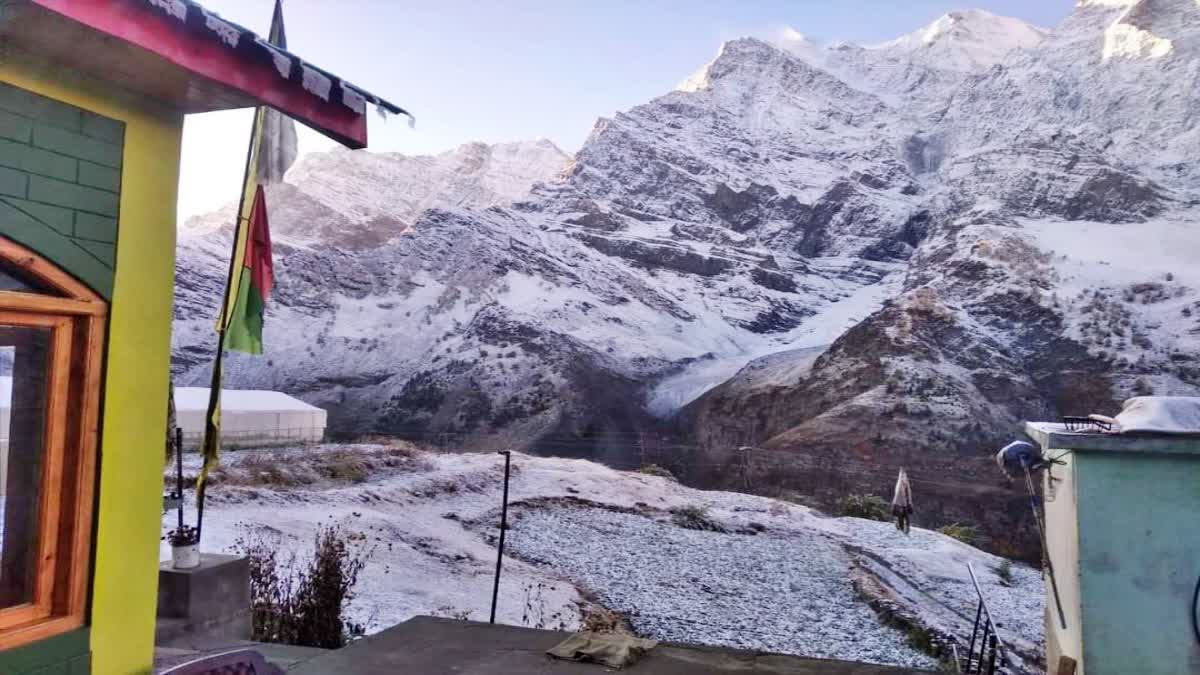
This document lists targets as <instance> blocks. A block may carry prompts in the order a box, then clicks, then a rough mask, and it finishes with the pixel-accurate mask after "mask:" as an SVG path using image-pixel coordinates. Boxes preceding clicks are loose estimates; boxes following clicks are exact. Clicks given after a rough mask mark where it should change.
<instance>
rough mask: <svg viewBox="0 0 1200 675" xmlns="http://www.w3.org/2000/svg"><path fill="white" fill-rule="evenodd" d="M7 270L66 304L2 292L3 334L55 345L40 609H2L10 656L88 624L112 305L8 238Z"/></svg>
mask: <svg viewBox="0 0 1200 675" xmlns="http://www.w3.org/2000/svg"><path fill="white" fill-rule="evenodd" d="M0 261H2V262H3V263H4V264H5V265H7V266H9V267H14V268H17V269H20V270H21V271H22V272H23V274H24V275H25V276H26V277H28V278H30V279H33V280H36V281H37V282H38V283H40V284H41V285H43V286H45V287H47V288H49V289H50V290H51V291H52V292H53V293H56V294H57V295H42V294H36V293H25V292H21V291H0V324H2V325H15V326H34V327H43V328H48V329H49V330H50V335H51V337H50V344H51V349H50V353H49V372H48V373H47V381H46V382H47V387H46V412H45V421H44V423H43V442H44V444H45V445H44V447H43V455H42V456H43V461H42V470H41V478H40V481H41V484H40V493H39V495H38V498H39V512H38V525H37V532H38V541H37V547H38V550H37V554H38V557H37V559H36V563H35V572H34V584H33V589H32V593H31V599H32V600H31V602H28V603H25V604H21V605H16V606H14V607H6V608H4V609H0V650H5V649H10V648H12V647H17V646H20V645H23V644H27V643H30V642H34V641H37V640H43V639H45V638H48V637H51V636H53V635H56V634H59V633H64V632H67V631H70V630H73V629H76V628H79V627H81V626H83V625H84V624H85V623H86V612H87V604H88V585H89V584H88V582H89V579H90V576H91V574H90V572H91V570H90V562H91V550H92V529H93V528H92V525H93V522H92V512H93V504H94V501H95V487H96V465H97V454H98V452H97V449H98V447H99V438H98V436H99V424H100V422H99V420H100V415H99V411H100V389H101V382H102V374H103V369H102V365H103V359H104V337H105V327H106V320H107V316H108V303H107V302H105V300H104V298H102V297H101V296H100V295H98V294H96V293H95V292H94V291H92V290H91V289H90V288H88V287H87V286H85V285H83V284H82V283H80V282H79V281H77V280H76V279H75V278H74V277H72V276H70V275H69V274H67V273H66V272H64V271H63V270H61V269H59V268H58V266H56V265H55V264H53V263H51V262H50V261H48V260H46V259H45V258H43V257H41V256H40V255H38V254H37V253H34V252H33V251H32V250H30V249H28V248H25V247H24V246H21V245H20V244H17V243H15V242H13V241H11V240H9V239H6V238H4V237H0Z"/></svg>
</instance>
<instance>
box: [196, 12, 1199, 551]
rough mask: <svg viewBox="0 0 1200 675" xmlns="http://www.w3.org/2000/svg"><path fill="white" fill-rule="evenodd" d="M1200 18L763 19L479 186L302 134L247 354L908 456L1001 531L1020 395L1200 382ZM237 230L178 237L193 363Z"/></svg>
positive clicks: (400, 424) (1104, 397)
mask: <svg viewBox="0 0 1200 675" xmlns="http://www.w3.org/2000/svg"><path fill="white" fill-rule="evenodd" d="M1196 26H1200V6H1197V5H1196V4H1195V3H1194V2H1192V1H1191V0H1188V1H1186V2H1185V1H1184V0H1128V1H1126V0H1120V1H1117V0H1085V1H1083V2H1080V3H1079V4H1078V5H1077V6H1076V8H1075V10H1074V12H1073V13H1072V15H1071V16H1070V17H1069V18H1068V19H1066V20H1065V21H1064V22H1063V24H1062V25H1060V26H1059V27H1057V28H1056V29H1054V30H1051V31H1044V30H1042V29H1039V28H1036V27H1032V26H1029V25H1028V24H1024V23H1023V22H1020V21H1017V20H1015V19H1006V18H1002V17H995V16H993V15H989V14H987V13H984V12H978V11H973V12H972V11H968V12H957V13H952V14H950V15H947V16H946V17H943V18H942V19H939V20H938V21H936V22H934V24H931V25H930V26H928V27H926V28H924V29H921V30H918V31H916V32H914V33H912V34H910V35H908V36H905V37H902V38H900V39H898V40H895V41H892V42H890V43H886V44H884V45H876V46H872V47H860V46H855V45H844V44H841V45H822V44H820V43H817V42H815V41H812V40H808V39H807V38H800V37H797V36H796V35H790V34H789V35H785V36H784V38H783V39H782V40H780V41H778V42H777V43H771V42H767V41H763V40H759V39H754V38H744V39H738V40H733V41H730V42H728V43H726V44H725V45H723V46H722V48H721V50H720V53H719V54H718V56H717V58H716V59H714V60H713V61H712V62H711V63H709V64H708V65H707V66H705V67H704V68H703V69H702V70H701V71H699V72H698V73H697V74H696V75H694V76H692V77H690V78H688V79H687V80H686V81H685V82H684V83H683V84H682V85H681V86H680V87H679V88H678V89H677V90H676V91H673V92H669V93H667V94H665V95H664V96H661V97H659V98H657V99H655V100H653V101H651V102H649V103H647V104H645V105H642V106H638V107H636V108H633V109H631V110H629V111H627V112H623V113H619V114H617V115H616V116H615V117H613V118H612V119H601V120H600V121H598V122H597V124H596V126H595V128H594V129H593V132H592V134H591V136H590V137H589V139H588V141H587V142H586V143H585V144H584V146H583V148H582V149H581V150H580V151H579V152H578V153H577V154H576V156H575V157H574V158H573V160H571V161H570V162H569V163H567V164H566V166H565V169H564V170H563V171H562V173H561V175H557V174H558V171H557V170H553V171H551V170H550V168H551V165H553V161H545V160H547V159H549V160H552V159H553V158H554V157H555V156H556V155H555V153H554V152H548V151H546V150H545V149H540V150H539V149H536V148H534V149H522V150H519V151H517V150H514V151H510V152H507V153H505V156H506V157H509V158H510V161H509V162H507V163H506V164H504V165H503V166H502V167H501V170H500V173H503V172H504V171H508V172H512V175H511V176H509V178H511V180H509V178H504V177H498V178H495V179H493V180H492V181H491V182H488V180H474V181H468V185H467V186H466V187H464V186H463V184H461V183H457V182H455V181H454V180H446V179H443V178H441V177H437V178H436V179H432V180H431V181H430V185H424V184H422V183H421V181H422V180H423V178H422V177H423V176H425V175H426V174H428V175H430V176H440V174H436V172H416V175H417V178H413V177H411V176H409V175H408V174H404V176H406V177H402V178H399V179H396V178H394V177H393V175H392V173H391V172H392V171H393V170H394V169H395V167H396V166H398V165H404V164H405V162H404V161H403V160H400V159H397V158H383V159H381V158H380V157H379V156H375V155H370V154H366V153H333V154H332V155H331V156H329V157H326V158H317V159H315V160H313V161H310V162H306V163H305V164H304V165H302V166H301V167H297V168H296V169H294V170H293V172H292V173H291V174H289V177H288V182H287V183H285V184H284V185H281V186H279V187H278V188H276V192H277V193H278V196H273V199H272V201H273V203H274V204H275V209H276V210H275V211H274V212H273V213H272V222H273V224H277V225H276V228H277V229H276V231H277V233H279V234H278V236H277V239H278V243H277V250H278V253H277V265H278V270H279V271H278V276H279V286H278V291H277V295H276V298H275V302H274V304H273V305H272V306H271V309H270V313H269V316H268V321H267V336H266V342H267V344H268V345H269V348H270V351H271V353H270V355H269V356H268V357H266V358H263V359H258V360H252V359H234V360H233V363H232V365H231V374H230V382H231V383H232V384H234V385H235V386H255V387H270V388H278V389H283V390H285V391H289V392H292V393H296V394H299V395H302V396H303V397H304V398H306V399H308V400H310V401H312V402H314V403H316V404H318V405H322V406H325V407H328V408H329V409H330V411H331V422H332V424H333V425H334V426H335V427H337V428H340V429H343V430H357V431H362V430H383V431H393V432H402V433H410V434H455V435H457V436H458V437H460V438H462V439H464V440H465V441H466V442H470V443H475V444H483V445H487V444H496V445H500V444H502V445H506V446H508V445H518V446H520V447H528V448H532V449H535V450H542V451H546V452H555V453H558V454H575V455H585V456H590V457H594V458H598V459H603V460H606V461H609V462H611V463H614V464H618V465H633V464H637V463H638V462H644V461H646V459H647V453H648V452H649V453H650V454H651V455H654V456H653V459H654V461H656V462H659V463H663V464H667V465H671V466H673V469H675V470H676V471H677V473H678V474H679V475H682V476H684V477H685V478H686V479H688V480H691V481H694V482H698V483H703V484H716V485H723V486H730V485H731V484H732V483H731V481H733V480H735V479H736V480H738V481H742V482H744V483H745V485H744V487H747V488H748V489H753V490H758V491H766V490H800V491H802V492H807V493H815V495H816V497H817V498H819V499H823V500H826V501H832V500H834V499H836V498H837V497H838V496H839V495H842V494H845V493H846V492H851V491H874V492H883V491H884V490H886V489H887V485H888V484H889V482H890V480H892V478H891V477H894V471H895V468H896V467H898V466H900V465H905V466H907V467H909V470H910V474H913V475H916V476H918V477H923V478H924V479H925V480H927V481H929V486H928V489H927V492H928V496H927V497H926V500H925V503H926V504H927V506H926V513H927V514H928V517H929V518H930V520H931V521H935V522H936V521H949V520H971V521H972V522H978V523H981V524H982V525H983V526H984V527H985V528H986V529H987V530H988V531H989V532H991V533H993V534H997V533H1002V532H1005V531H1007V530H1008V529H1011V525H1012V523H1013V519H1014V518H1015V517H1017V516H1016V514H1019V513H1020V511H1021V506H1020V504H1021V502H1019V501H1017V500H1016V496H1017V495H1016V493H1013V492H1010V491H1009V489H1008V488H1007V487H1006V486H1004V485H1003V484H1002V483H1000V481H999V479H998V478H997V476H996V475H995V472H994V470H992V469H991V468H990V467H989V465H988V464H987V460H986V453H987V450H989V449H991V448H992V447H993V446H994V444H995V443H997V442H999V441H1000V440H1002V439H1004V438H1005V437H1007V436H1008V435H1010V434H1011V433H1013V432H1014V430H1015V429H1016V428H1017V425H1018V423H1019V421H1020V420H1022V419H1028V418H1054V417H1056V416H1058V415H1061V414H1070V413H1086V412H1093V411H1105V412H1111V411H1112V409H1113V407H1114V406H1115V405H1116V404H1117V401H1119V400H1120V399H1121V398H1123V397H1125V396H1127V395H1129V394H1130V393H1133V392H1139V393H1141V392H1147V391H1153V392H1156V393H1196V392H1197V391H1198V390H1200V363H1198V362H1197V361H1196V360H1195V358H1194V357H1193V356H1192V354H1195V353H1196V350H1195V348H1196V347H1197V346H1200V345H1198V344H1197V343H1198V342H1200V324H1198V323H1197V319H1196V317H1200V314H1197V313H1196V312H1200V304H1197V301H1198V300H1200V298H1197V295H1196V289H1197V288H1200V273H1198V272H1196V271H1195V270H1194V267H1195V266H1194V265H1190V266H1189V265H1188V264H1187V262H1186V259H1187V255H1186V252H1187V251H1192V252H1194V251H1197V250H1200V233H1197V232H1196V229H1195V228H1194V227H1192V226H1191V223H1192V222H1194V216H1193V211H1194V209H1195V205H1196V203H1197V194H1196V188H1195V185H1196V181H1195V180H1194V176H1193V172H1194V171H1196V169H1195V165H1194V163H1191V162H1188V161H1186V158H1187V157H1189V156H1195V154H1196V150H1200V148H1198V147H1197V144H1198V143H1200V131H1197V129H1196V119H1195V118H1196V106H1195V103H1194V97H1193V96H1192V95H1191V92H1193V91H1195V90H1196V85H1197V84H1200V83H1198V82H1197V79H1198V78H1200V60H1198V59H1197V57H1196V49H1195V48H1196V46H1197V45H1198V44H1200V31H1198V30H1197V28H1196ZM559 154H561V153H559ZM334 160H336V161H334ZM463 164H470V162H468V161H465V160H464V161H463ZM514 167H516V168H521V169H522V170H524V172H523V173H522V172H520V171H517V170H516V168H514ZM534 167H536V170H530V169H531V168H534ZM518 174H519V175H518ZM497 175H499V174H497ZM497 185H499V186H502V188H501V187H494V186H497ZM489 186H491V187H489ZM521 186H530V187H529V188H528V193H527V194H521V193H523V192H525V190H524V189H523V188H522V187H521ZM514 193H517V194H514ZM414 195H416V196H415V197H414ZM505 197H507V198H508V199H509V200H511V201H512V204H511V205H509V206H505V205H503V204H504V198H505ZM228 236H229V235H228V233H227V232H223V231H221V230H213V231H209V232H207V233H204V234H198V235H195V236H190V237H185V238H184V240H183V242H182V248H181V255H180V273H179V278H180V297H179V301H178V303H177V322H176V326H177V329H176V355H177V371H178V373H179V376H180V379H181V380H183V381H185V382H188V383H191V382H193V381H203V380H204V379H205V378H206V377H207V376H206V373H205V370H206V362H207V356H206V353H207V352H206V349H207V350H211V346H207V345H206V343H207V342H211V337H210V336H211V331H210V330H209V327H210V326H211V315H212V314H213V313H214V311H215V310H214V309H213V305H214V303H213V302H212V300H211V299H212V298H215V297H216V296H217V295H218V293H219V287H220V281H221V276H220V269H221V268H220V264H219V263H220V260H221V255H222V251H227V246H228ZM223 247H224V248H223ZM647 435H649V436H650V437H652V438H662V437H663V436H664V435H665V436H666V437H667V438H668V439H669V440H666V441H662V440H659V441H654V442H651V443H650V444H649V445H650V446H651V447H650V448H649V450H648V449H647V445H648V444H647V441H646V438H647ZM740 447H754V448H758V449H760V450H761V452H760V453H759V454H758V455H756V457H759V458H760V459H756V460H755V461H754V462H752V463H751V465H750V468H749V469H745V468H743V469H739V470H737V471H735V470H733V469H734V467H744V466H746V463H745V461H744V458H743V457H742V456H741V455H739V454H738V453H737V452H736V449H737V448H740Z"/></svg>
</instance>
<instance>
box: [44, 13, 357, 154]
mask: <svg viewBox="0 0 1200 675" xmlns="http://www.w3.org/2000/svg"><path fill="white" fill-rule="evenodd" d="M32 1H33V2H34V3H35V4H38V5H41V6H43V7H45V8H46V9H49V10H51V11H54V12H57V13H58V14H61V15H63V16H66V17H68V18H70V19H72V20H74V21H77V22H79V23H82V24H84V25H86V26H88V27H90V28H92V29H94V30H97V31H100V32H102V33H106V34H108V35H111V36H113V37H115V38H118V39H120V40H123V41H125V42H128V43H130V44H133V45H136V46H138V47H141V48H142V49H145V50H147V51H149V52H152V53H154V54H156V55H158V56H160V57H162V58H164V59H166V60H167V61H170V62H171V63H173V64H175V65H177V66H179V67H181V68H184V69H186V70H188V71H190V72H192V73H195V74H196V75H199V76H201V77H205V78H207V79H209V80H213V81H215V82H217V83H219V84H222V85H224V86H227V87H229V88H231V89H234V90H236V91H239V92H241V93H242V94H244V95H246V96H249V97H251V98H254V99H257V100H258V101H259V102H261V103H262V104H264V105H269V106H271V107H272V108H275V109H276V110H278V111H280V112H282V113H284V114H286V115H288V116H289V117H292V118H294V119H296V120H298V121H300V122H303V123H304V124H306V125H308V126H310V127H312V128H313V129H316V130H317V131H319V132H321V133H322V134H325V135H326V136H328V137H330V138H332V139H334V140H336V141H337V142H339V143H341V144H342V145H345V146H347V147H350V148H355V149H357V148H363V147H366V145H367V120H366V116H365V115H359V114H358V113H356V112H354V111H353V110H351V109H350V108H348V107H346V106H345V105H342V104H341V102H338V101H333V100H331V101H328V102H327V101H323V100H321V99H319V98H317V97H316V96H313V95H312V94H310V93H309V92H308V91H306V90H305V89H304V88H303V86H301V85H300V84H297V83H295V82H292V81H290V80H284V79H282V78H280V77H279V74H278V73H277V72H276V71H275V69H274V68H273V67H272V66H271V65H269V64H266V63H256V62H251V61H249V60H248V59H244V58H239V56H238V54H237V52H236V51H234V50H231V49H227V48H225V47H223V46H222V45H220V44H218V43H214V42H213V41H211V40H205V39H203V38H199V37H197V36H195V35H193V34H192V33H190V32H189V31H187V30H186V28H185V27H184V26H183V25H182V24H181V23H180V22H177V21H174V20H173V19H171V18H169V17H167V16H165V15H161V14H158V13H155V12H150V11H146V10H145V9H143V8H142V7H139V6H137V5H135V4H134V3H130V2H127V1H126V0H32Z"/></svg>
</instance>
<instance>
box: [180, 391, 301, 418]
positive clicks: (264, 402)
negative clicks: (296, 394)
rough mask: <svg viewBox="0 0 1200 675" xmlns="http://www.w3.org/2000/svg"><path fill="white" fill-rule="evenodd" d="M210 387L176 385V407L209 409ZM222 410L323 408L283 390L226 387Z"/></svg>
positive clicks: (222, 393) (223, 392) (222, 394)
mask: <svg viewBox="0 0 1200 675" xmlns="http://www.w3.org/2000/svg"><path fill="white" fill-rule="evenodd" d="M208 391H209V390H208V387H176V388H175V409H176V410H179V411H184V410H201V411H203V410H207V409H208ZM221 410H223V411H227V412H228V411H233V410H253V411H271V412H276V411H285V410H321V408H318V407H316V406H315V405H309V404H307V403H305V402H304V401H301V400H300V399H298V398H293V397H291V396H288V395H287V394H285V393H283V392H281V391H265V390H262V389H225V390H223V391H222V392H221Z"/></svg>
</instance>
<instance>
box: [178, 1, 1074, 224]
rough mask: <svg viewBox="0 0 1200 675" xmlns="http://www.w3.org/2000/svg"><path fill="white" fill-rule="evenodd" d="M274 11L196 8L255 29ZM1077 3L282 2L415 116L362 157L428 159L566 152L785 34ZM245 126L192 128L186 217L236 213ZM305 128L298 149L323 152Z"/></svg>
mask: <svg viewBox="0 0 1200 675" xmlns="http://www.w3.org/2000/svg"><path fill="white" fill-rule="evenodd" d="M273 2H274V0H201V4H203V5H204V6H205V7H207V8H209V9H211V10H213V11H215V12H217V13H219V14H221V15H222V16H224V17H226V18H228V19H230V20H232V21H236V22H237V23H240V24H242V25H243V26H245V27H247V28H250V29H251V30H256V31H258V32H261V33H265V32H266V29H267V25H268V23H269V21H270V15H271V8H272V5H273ZM1072 4H1073V2H1072V0H1003V1H1002V0H966V2H961V1H956V0H901V1H897V0H793V1H791V2H784V1H782V0H725V1H724V2H716V1H712V0H640V1H638V0H604V1H600V2H596V1H590V0H589V1H586V2H585V1H584V0H557V1H555V0H502V1H499V2H496V1H490V2H489V1H483V0H477V1H475V2H469V1H467V0H403V1H401V0H338V1H337V2H332V1H330V0H284V14H285V18H286V25H287V33H288V43H289V44H288V46H289V48H290V49H291V50H292V51H293V52H295V53H297V54H299V55H300V56H301V57H303V58H305V59H306V60H308V61H311V62H313V63H315V64H317V65H319V66H321V67H323V68H325V69H327V70H329V71H331V72H333V73H336V74H338V75H340V76H342V77H345V78H347V79H348V80H350V81H352V82H354V83H356V84H358V85H360V86H362V87H364V88H366V89H368V90H370V91H373V92H375V93H377V94H379V95H381V96H383V97H385V98H387V99H389V100H391V101H393V102H395V103H397V104H399V105H401V106H403V107H406V108H408V109H409V110H411V111H412V112H413V113H414V114H415V115H416V116H417V127H416V129H415V130H410V129H409V128H408V126H407V125H406V124H405V122H404V120H402V119H391V120H388V121H386V122H384V121H382V120H379V119H378V118H377V117H376V116H375V115H374V114H372V116H371V118H372V122H371V128H370V141H371V149H372V150H376V151H394V152H403V153H406V154H425V153H435V152H441V151H443V150H447V149H450V148H453V147H456V146H458V145H460V144H462V143H465V142H467V141H472V140H482V141H487V142H497V141H510V140H520V139H528V138H538V137H545V138H549V139H550V140H552V141H554V142H555V143H557V144H558V145H559V146H560V147H562V148H563V149H564V150H566V151H568V152H574V151H575V150H577V149H578V148H579V146H580V145H581V144H582V143H583V141H584V139H585V138H586V137H587V134H588V132H589V131H590V130H591V128H592V124H593V123H594V122H595V120H596V118H597V117H601V116H610V115H612V114H613V113H614V112H616V111H618V110H624V109H627V108H630V107H632V106H635V105H638V104H639V103H644V102H645V101H648V100H649V99H651V98H653V97H655V96H658V95H660V94H663V93H665V92H667V91H669V90H670V89H671V88H672V87H674V86H675V85H676V84H677V83H678V82H679V81H680V80H682V79H683V78H684V77H686V76H687V75H689V74H691V73H692V72H693V71H695V70H696V69H698V68H699V67H701V66H702V65H703V64H704V63H706V62H707V61H708V60H710V59H711V58H712V57H713V56H714V55H715V54H716V51H717V49H718V47H719V46H720V44H721V42H723V41H725V40H728V39H732V38H736V37H741V36H744V35H755V36H760V37H770V36H772V35H775V34H777V33H778V32H779V31H780V30H782V28H783V27H785V26H790V27H792V28H795V29H796V30H799V31H800V32H802V33H805V34H807V35H810V36H812V37H814V38H817V39H821V40H847V41H852V42H859V43H868V44H869V43H873V42H881V41H884V40H888V39H891V38H894V37H897V36H899V35H901V34H904V33H907V32H909V31H912V30H915V29H917V28H919V27H921V26H923V25H925V24H927V23H929V22H931V21H933V20H934V19H936V18H937V17H939V16H941V15H942V14H945V13H946V12H948V11H951V10H955V9H968V8H980V9H986V10H988V11H991V12H994V13H996V14H1004V15H1008V16H1015V17H1019V18H1022V19H1025V20H1026V21H1030V22H1032V23H1035V24H1038V25H1041V26H1053V25H1055V24H1057V23H1058V22H1059V21H1060V20H1061V19H1062V18H1063V17H1064V16H1066V15H1067V13H1068V12H1069V11H1070V9H1071V6H1072ZM249 124H250V123H249V115H248V113H247V112H245V111H232V112H223V113H210V114H207V115H195V116H192V117H189V119H188V121H187V124H186V126H185V132H184V155H183V176H182V185H181V194H180V206H179V212H180V215H181V216H182V217H187V216H190V215H194V214H196V213H202V212H205V211H210V210H212V209H215V208H217V207H219V206H220V205H222V204H224V203H227V202H229V201H232V199H233V198H234V197H235V195H236V193H237V187H238V183H239V182H240V180H241V163H242V161H244V158H245V144H246V135H247V133H248V129H249ZM331 145H332V143H330V142H329V141H326V140H325V139H323V138H321V137H319V136H317V135H316V134H314V133H311V132H308V133H305V132H304V131H302V132H301V152H311V151H314V150H321V149H326V148H328V147H331Z"/></svg>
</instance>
